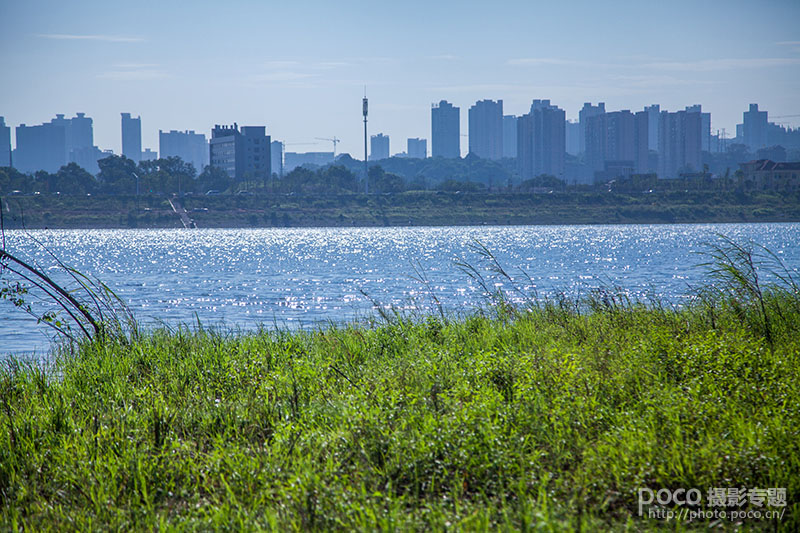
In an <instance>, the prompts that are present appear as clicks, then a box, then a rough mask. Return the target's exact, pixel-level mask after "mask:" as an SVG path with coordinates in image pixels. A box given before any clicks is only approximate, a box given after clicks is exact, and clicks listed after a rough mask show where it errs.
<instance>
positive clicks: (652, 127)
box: [644, 104, 661, 151]
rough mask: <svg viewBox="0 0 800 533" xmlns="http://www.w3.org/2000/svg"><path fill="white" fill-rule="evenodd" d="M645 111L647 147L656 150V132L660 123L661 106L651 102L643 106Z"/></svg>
mask: <svg viewBox="0 0 800 533" xmlns="http://www.w3.org/2000/svg"><path fill="white" fill-rule="evenodd" d="M644 111H645V113H647V149H648V150H654V151H658V132H659V129H660V128H659V124H660V123H661V106H660V105H658V104H653V105H650V106H645V108H644Z"/></svg>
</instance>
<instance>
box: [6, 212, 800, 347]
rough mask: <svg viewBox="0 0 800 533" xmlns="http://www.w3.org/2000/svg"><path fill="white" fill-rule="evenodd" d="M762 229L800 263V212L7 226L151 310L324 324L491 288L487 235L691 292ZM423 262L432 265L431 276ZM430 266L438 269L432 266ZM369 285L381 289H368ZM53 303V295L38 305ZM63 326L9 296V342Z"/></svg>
mask: <svg viewBox="0 0 800 533" xmlns="http://www.w3.org/2000/svg"><path fill="white" fill-rule="evenodd" d="M720 234H722V235H726V236H728V237H730V238H732V239H734V240H736V241H737V242H746V241H753V242H755V243H758V244H760V245H763V246H765V247H767V248H769V249H770V250H771V251H773V252H774V253H776V254H777V255H778V256H779V257H780V258H781V259H782V260H783V261H784V262H785V264H786V265H787V266H788V267H789V268H791V269H794V270H798V269H800V224H794V223H792V224H704V225H681V224H670V225H610V226H596V225H595V226H514V227H506V226H504V227H497V226H482V227H437V228H310V229H220V230H213V229H201V230H41V231H30V232H27V233H25V232H21V231H7V232H6V235H5V240H6V248H7V250H8V251H9V252H11V253H13V254H14V255H16V256H18V257H21V258H24V259H26V260H28V261H31V262H35V263H37V264H39V265H40V266H41V267H42V268H43V269H45V270H46V271H47V272H48V273H49V274H51V275H53V276H55V277H56V278H57V279H59V280H62V281H64V282H67V281H68V280H67V279H66V278H64V277H63V276H62V275H60V272H59V268H58V267H56V266H55V265H54V261H53V259H52V258H51V257H50V256H49V254H48V251H49V252H52V253H53V254H54V255H55V256H57V257H58V258H60V259H61V260H62V261H63V262H64V263H66V264H68V265H70V266H72V267H74V268H76V269H77V270H79V271H80V272H83V273H84V274H87V275H89V276H92V277H95V278H97V279H99V280H102V281H103V282H104V283H106V284H107V285H108V286H109V287H111V288H112V289H113V290H114V291H115V292H116V293H117V294H118V295H119V296H120V297H122V298H123V299H124V300H125V301H126V302H127V303H128V304H129V306H130V307H131V309H132V310H133V312H134V314H135V315H136V316H137V318H138V319H139V320H141V321H143V322H145V323H149V324H157V323H164V324H167V325H170V326H175V325H180V324H189V325H191V324H196V322H197V320H200V321H201V322H202V323H203V324H205V325H215V326H222V327H227V328H235V329H243V330H247V329H253V328H256V327H258V326H262V325H263V326H266V327H289V328H293V327H316V326H318V325H320V324H322V323H328V322H331V321H332V322H337V323H339V322H345V321H350V320H353V319H357V318H364V317H368V316H369V315H370V314H372V313H373V312H374V310H373V301H377V302H380V303H381V304H382V305H385V306H390V305H391V306H394V307H395V308H397V309H401V310H405V311H408V312H435V311H436V305H435V303H434V299H433V298H432V297H431V296H430V294H431V292H432V293H433V294H435V295H436V298H437V299H438V301H439V302H441V304H442V305H443V306H444V308H445V310H446V311H448V312H460V311H469V310H470V309H474V308H475V306H477V305H480V304H481V302H482V301H483V300H482V298H483V296H482V291H481V289H480V287H479V286H478V284H477V282H476V281H475V280H474V279H472V278H470V276H468V275H467V274H465V273H464V272H463V271H462V270H461V269H460V268H459V267H458V266H457V264H456V263H457V262H459V261H462V262H467V263H469V264H471V265H473V266H475V267H476V268H478V269H479V270H481V271H482V272H484V275H485V276H486V278H487V280H488V281H489V284H490V285H491V286H496V287H497V288H499V289H500V290H504V291H509V294H510V295H511V297H512V298H516V297H519V293H518V292H516V291H514V290H512V289H513V288H512V283H511V282H509V281H508V280H507V279H505V280H504V279H502V278H500V277H498V276H493V275H492V274H491V272H489V271H488V270H487V268H488V264H487V263H486V261H484V260H483V259H482V257H481V254H479V253H477V252H476V251H475V246H476V243H481V244H483V245H485V246H486V248H487V249H488V250H490V251H491V253H492V254H493V255H494V256H495V257H496V258H497V260H498V262H499V264H500V265H502V266H503V267H504V269H505V270H506V271H507V272H508V273H509V274H510V275H511V277H512V278H514V280H515V284H516V285H517V286H518V287H519V288H520V289H521V290H522V291H523V292H527V293H532V292H533V291H536V292H537V293H538V294H539V295H540V296H543V295H548V294H553V293H554V292H556V291H563V292H566V293H568V294H570V295H579V294H585V293H586V292H588V291H589V290H590V289H591V288H593V287H597V286H600V285H606V286H608V285H618V286H621V287H623V288H625V289H626V290H627V291H629V293H630V294H631V296H634V297H642V298H644V297H651V296H652V297H657V298H660V299H662V300H665V301H669V302H672V303H676V304H680V302H681V301H683V299H685V298H686V297H687V295H689V294H690V292H691V290H692V288H693V287H697V286H699V285H702V284H704V283H706V282H707V273H706V270H705V269H704V268H703V267H700V266H699V265H700V264H701V263H703V262H704V261H706V257H704V256H703V255H702V253H701V252H702V251H703V250H705V249H706V245H707V243H714V242H717V243H718V242H719V235H720ZM420 274H421V276H420ZM421 277H424V278H425V279H427V283H422V282H420V281H419V278H421ZM363 293H366V294H367V295H368V297H366V296H364V294H363ZM35 309H38V310H39V311H40V312H41V311H44V310H46V309H47V303H44V304H39V305H38V307H35ZM50 334H51V332H50V331H49V330H48V329H46V328H45V327H43V326H42V325H37V324H36V320H34V319H32V318H30V317H28V316H27V315H26V314H25V313H23V312H22V311H20V310H19V309H16V308H14V307H13V306H12V305H11V304H10V303H9V302H8V301H0V354H16V355H22V354H25V356H32V357H37V356H41V355H42V354H45V353H46V352H47V350H48V347H49V345H50Z"/></svg>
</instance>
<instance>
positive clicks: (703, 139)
mask: <svg viewBox="0 0 800 533" xmlns="http://www.w3.org/2000/svg"><path fill="white" fill-rule="evenodd" d="M686 111H687V112H688V113H700V127H701V130H700V149H701V150H702V151H704V152H710V151H711V113H703V106H702V105H700V104H695V105H692V106H686Z"/></svg>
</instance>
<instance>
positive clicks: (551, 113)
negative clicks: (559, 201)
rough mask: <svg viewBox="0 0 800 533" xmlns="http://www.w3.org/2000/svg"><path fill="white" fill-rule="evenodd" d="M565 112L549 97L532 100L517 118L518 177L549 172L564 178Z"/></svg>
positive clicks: (526, 177) (530, 176)
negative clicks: (551, 101) (553, 103)
mask: <svg viewBox="0 0 800 533" xmlns="http://www.w3.org/2000/svg"><path fill="white" fill-rule="evenodd" d="M565 124H566V114H565V113H564V110H563V109H559V108H558V107H556V106H554V105H550V100H534V101H533V103H532V104H531V110H530V113H528V114H527V115H522V116H521V117H519V119H517V166H518V168H519V174H520V176H521V177H522V179H529V178H534V177H536V176H540V175H542V174H549V175H551V176H555V177H557V178H559V179H563V178H564V154H565V144H566V136H565V131H564V129H565Z"/></svg>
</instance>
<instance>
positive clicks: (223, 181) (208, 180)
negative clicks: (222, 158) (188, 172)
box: [197, 165, 233, 192]
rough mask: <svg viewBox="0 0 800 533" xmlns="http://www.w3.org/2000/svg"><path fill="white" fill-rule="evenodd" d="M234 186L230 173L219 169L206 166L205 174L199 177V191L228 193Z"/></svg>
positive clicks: (202, 173)
mask: <svg viewBox="0 0 800 533" xmlns="http://www.w3.org/2000/svg"><path fill="white" fill-rule="evenodd" d="M232 184H233V180H231V178H230V176H228V173H227V172H225V171H224V170H222V169H221V168H219V167H212V166H211V165H208V166H206V168H204V169H203V172H201V173H200V175H199V176H198V177H197V190H198V191H200V192H206V191H220V192H222V191H226V190H228V188H229V187H230V186H231V185H232Z"/></svg>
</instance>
